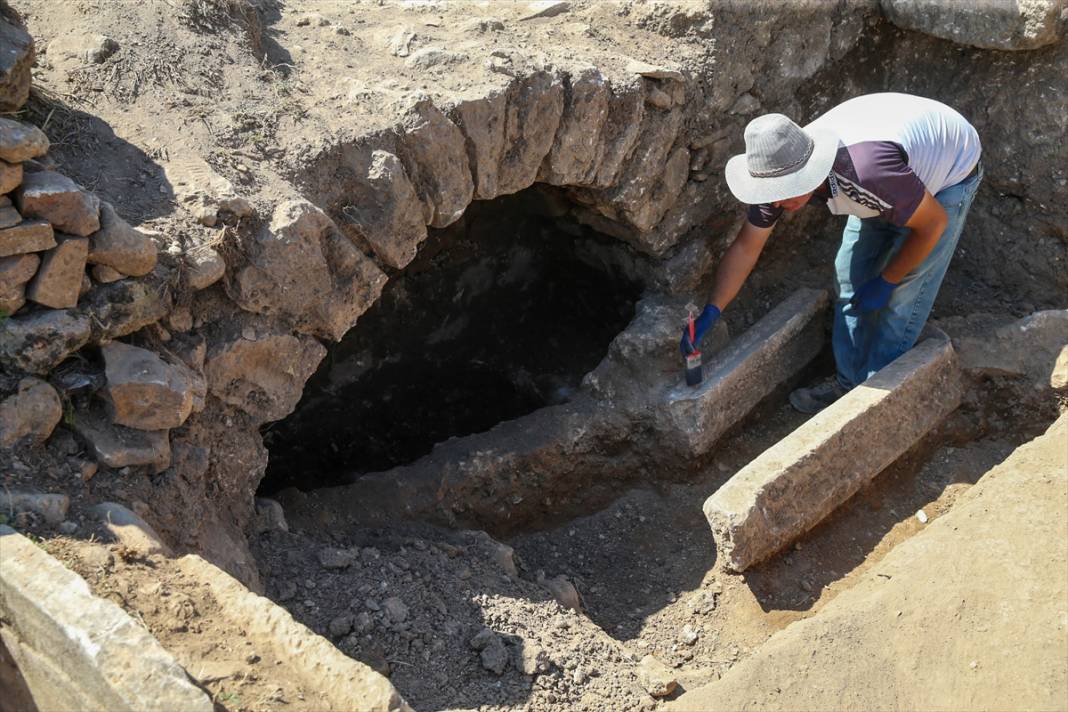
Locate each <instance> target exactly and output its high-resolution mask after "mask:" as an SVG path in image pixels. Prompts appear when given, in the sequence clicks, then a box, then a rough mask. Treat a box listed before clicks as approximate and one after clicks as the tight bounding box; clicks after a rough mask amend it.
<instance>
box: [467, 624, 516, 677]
mask: <svg viewBox="0 0 1068 712" xmlns="http://www.w3.org/2000/svg"><path fill="white" fill-rule="evenodd" d="M470 644H471V647H472V648H474V649H475V650H478V651H479V659H480V660H481V661H482V667H484V668H485V669H487V670H489V671H490V672H492V673H494V674H495V675H503V674H504V670H505V668H507V667H508V660H509V656H508V649H507V648H506V647H504V641H503V640H501V636H499V635H497V634H496V633H494V632H493V631H492V630H490V629H489V628H483V629H482V630H480V631H479V632H478V633H477V634H476V635H475V637H473V638H472V639H471V642H470Z"/></svg>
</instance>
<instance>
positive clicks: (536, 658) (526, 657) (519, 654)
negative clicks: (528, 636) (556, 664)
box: [512, 640, 552, 675]
mask: <svg viewBox="0 0 1068 712" xmlns="http://www.w3.org/2000/svg"><path fill="white" fill-rule="evenodd" d="M513 650H514V652H515V654H514V656H513V658H514V659H513V660H512V664H513V665H514V666H515V669H516V670H518V671H519V672H521V673H523V674H524V675H541V674H542V673H546V672H549V670H550V669H551V668H552V663H551V662H550V660H549V655H548V653H546V652H545V649H544V648H542V647H541V646H539V645H537V644H535V643H532V642H531V641H529V640H520V641H519V643H518V644H517V645H516V646H515V648H513Z"/></svg>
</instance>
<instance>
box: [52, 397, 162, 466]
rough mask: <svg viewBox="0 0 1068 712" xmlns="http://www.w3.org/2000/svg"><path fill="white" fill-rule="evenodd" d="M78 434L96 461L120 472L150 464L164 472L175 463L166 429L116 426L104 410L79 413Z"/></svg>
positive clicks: (76, 430) (77, 416)
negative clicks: (152, 429) (135, 428)
mask: <svg viewBox="0 0 1068 712" xmlns="http://www.w3.org/2000/svg"><path fill="white" fill-rule="evenodd" d="M72 427H73V429H74V432H76V433H78V435H79V436H81V438H82V439H83V440H84V441H85V442H86V443H87V444H88V445H89V448H90V451H91V452H92V453H93V457H95V458H96V461H97V462H99V463H100V464H102V465H105V466H107V467H111V468H115V469H118V468H120V467H127V466H130V465H148V466H150V467H151V468H152V471H153V472H162V471H163V470H165V469H167V467H168V466H169V465H170V462H171V445H170V440H169V439H168V437H167V431H166V430H156V431H148V430H134V429H133V428H125V427H123V426H121V425H114V424H112V423H111V422H110V421H109V419H108V416H107V414H106V413H105V412H104V410H103V409H102V408H99V407H96V406H94V407H92V408H90V409H89V410H85V411H77V412H76V413H75V414H74V423H73V426H72Z"/></svg>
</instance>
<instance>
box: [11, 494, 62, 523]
mask: <svg viewBox="0 0 1068 712" xmlns="http://www.w3.org/2000/svg"><path fill="white" fill-rule="evenodd" d="M69 508H70V497H68V496H67V495H65V494H40V493H37V492H12V491H9V490H6V489H5V490H0V512H4V513H8V512H15V513H18V512H33V513H34V514H38V515H40V516H41V518H42V519H44V520H45V521H46V522H48V523H49V524H51V525H52V526H55V525H57V524H59V523H60V522H62V521H63V520H64V519H66V518H67V510H68V509H69Z"/></svg>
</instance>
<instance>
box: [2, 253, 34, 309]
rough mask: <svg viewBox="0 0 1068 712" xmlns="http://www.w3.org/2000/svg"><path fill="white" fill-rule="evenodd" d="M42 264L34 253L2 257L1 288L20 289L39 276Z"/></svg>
mask: <svg viewBox="0 0 1068 712" xmlns="http://www.w3.org/2000/svg"><path fill="white" fill-rule="evenodd" d="M40 264H41V258H40V257H38V256H37V255H35V254H32V253H30V254H24V255H12V256H11V257H0V286H9V287H18V286H21V285H23V284H26V283H27V282H29V281H30V279H31V278H33V275H35V274H37V267H38V266H39V265H40ZM9 313H10V312H9Z"/></svg>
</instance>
